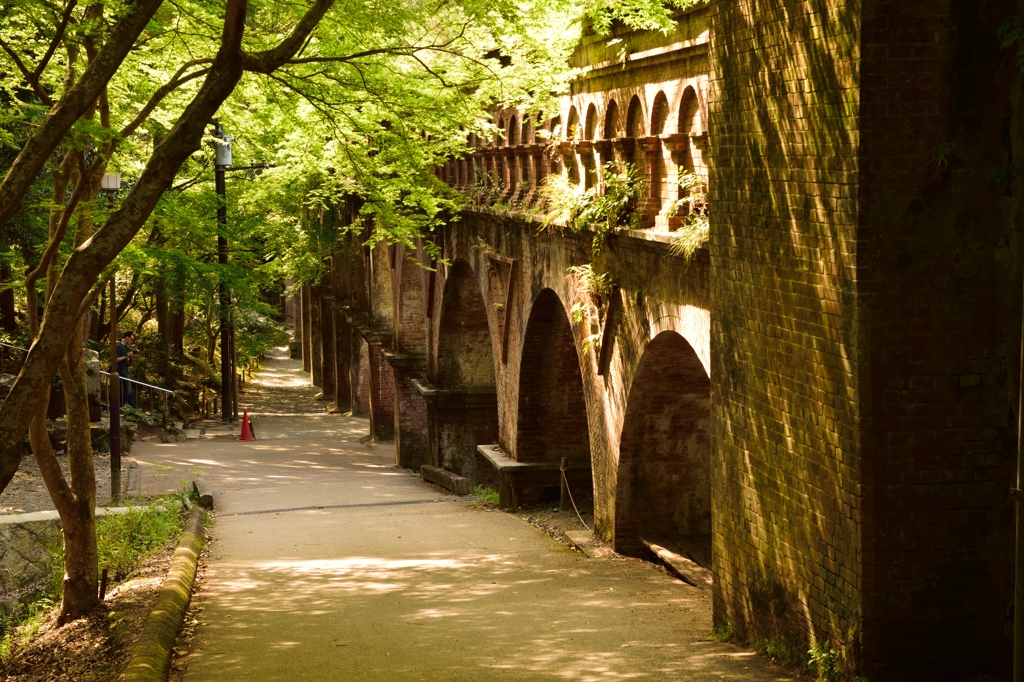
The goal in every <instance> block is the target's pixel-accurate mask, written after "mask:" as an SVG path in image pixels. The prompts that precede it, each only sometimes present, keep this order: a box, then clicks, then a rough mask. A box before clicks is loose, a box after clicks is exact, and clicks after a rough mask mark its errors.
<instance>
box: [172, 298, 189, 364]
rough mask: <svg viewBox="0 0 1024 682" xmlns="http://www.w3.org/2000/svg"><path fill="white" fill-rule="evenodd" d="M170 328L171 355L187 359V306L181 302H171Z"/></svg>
mask: <svg viewBox="0 0 1024 682" xmlns="http://www.w3.org/2000/svg"><path fill="white" fill-rule="evenodd" d="M168 326H169V327H170V336H171V354H172V355H173V356H174V357H176V358H179V359H181V358H183V357H185V306H184V304H183V303H181V302H180V301H177V300H175V301H172V302H171V311H170V313H169V314H168Z"/></svg>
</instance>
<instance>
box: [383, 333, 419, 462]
mask: <svg viewBox="0 0 1024 682" xmlns="http://www.w3.org/2000/svg"><path fill="white" fill-rule="evenodd" d="M381 355H382V356H383V358H384V360H385V361H386V362H387V363H388V365H390V366H391V371H392V376H393V377H394V393H393V395H394V401H395V405H394V419H395V464H397V465H398V466H404V467H413V468H418V467H419V466H420V465H422V464H428V463H429V462H430V459H429V455H428V450H427V442H428V438H427V403H426V401H424V400H423V396H422V395H420V392H419V391H418V390H417V382H421V381H423V380H424V379H425V378H426V375H427V371H426V370H427V364H426V358H425V357H424V356H422V355H418V354H412V353H389V352H387V351H382V352H381Z"/></svg>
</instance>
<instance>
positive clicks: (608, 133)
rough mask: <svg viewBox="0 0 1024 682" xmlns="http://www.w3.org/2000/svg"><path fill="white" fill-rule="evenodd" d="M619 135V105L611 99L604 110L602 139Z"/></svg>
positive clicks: (609, 138)
mask: <svg viewBox="0 0 1024 682" xmlns="http://www.w3.org/2000/svg"><path fill="white" fill-rule="evenodd" d="M618 136H619V105H618V104H616V103H615V100H612V101H611V102H609V103H608V108H607V109H606V110H605V112H604V139H606V140H611V139H613V138H616V137H618Z"/></svg>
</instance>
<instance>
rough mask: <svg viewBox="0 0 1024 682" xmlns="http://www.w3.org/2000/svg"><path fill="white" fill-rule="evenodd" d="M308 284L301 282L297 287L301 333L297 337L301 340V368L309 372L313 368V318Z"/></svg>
mask: <svg viewBox="0 0 1024 682" xmlns="http://www.w3.org/2000/svg"><path fill="white" fill-rule="evenodd" d="M309 288H310V287H309V285H308V284H303V285H302V287H301V288H300V289H299V316H300V318H301V321H300V327H301V328H302V333H301V334H300V335H299V338H300V339H301V340H302V370H303V371H305V372H309V371H311V370H312V369H313V348H312V341H313V318H312V312H311V311H310V291H309Z"/></svg>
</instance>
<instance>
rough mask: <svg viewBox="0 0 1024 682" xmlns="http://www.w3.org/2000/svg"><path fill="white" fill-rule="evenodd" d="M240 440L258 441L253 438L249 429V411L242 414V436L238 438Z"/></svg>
mask: <svg viewBox="0 0 1024 682" xmlns="http://www.w3.org/2000/svg"><path fill="white" fill-rule="evenodd" d="M238 440H256V439H255V438H253V437H252V431H251V430H250V429H249V410H245V411H243V412H242V435H241V436H239V437H238Z"/></svg>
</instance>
